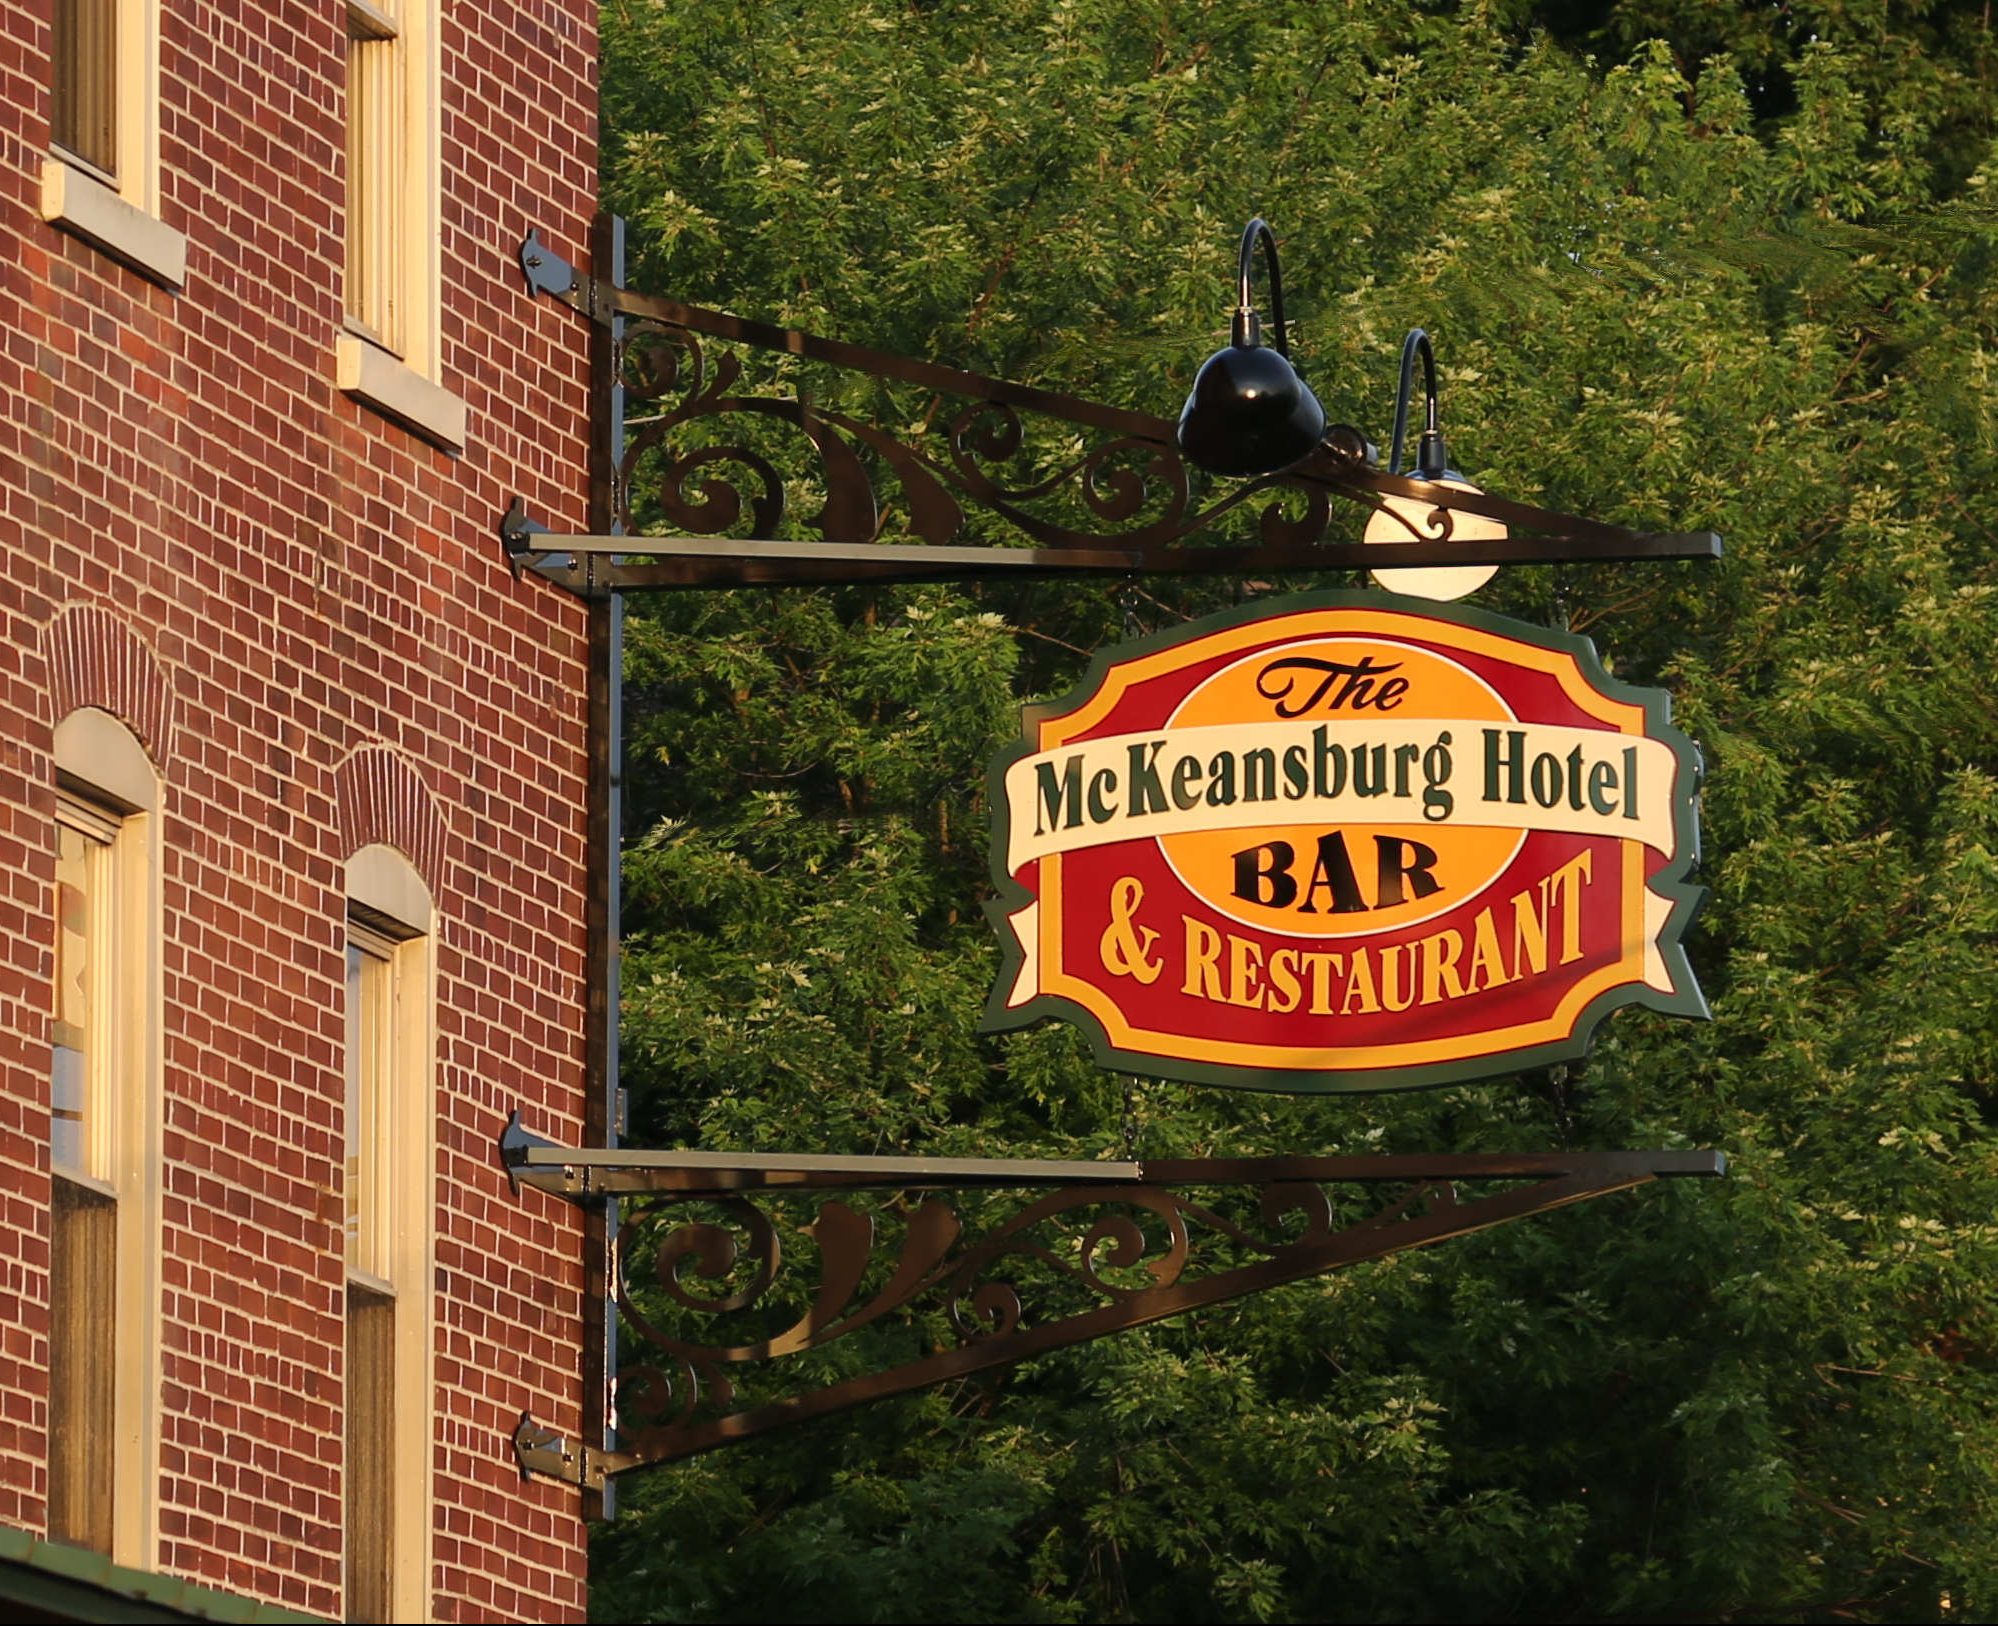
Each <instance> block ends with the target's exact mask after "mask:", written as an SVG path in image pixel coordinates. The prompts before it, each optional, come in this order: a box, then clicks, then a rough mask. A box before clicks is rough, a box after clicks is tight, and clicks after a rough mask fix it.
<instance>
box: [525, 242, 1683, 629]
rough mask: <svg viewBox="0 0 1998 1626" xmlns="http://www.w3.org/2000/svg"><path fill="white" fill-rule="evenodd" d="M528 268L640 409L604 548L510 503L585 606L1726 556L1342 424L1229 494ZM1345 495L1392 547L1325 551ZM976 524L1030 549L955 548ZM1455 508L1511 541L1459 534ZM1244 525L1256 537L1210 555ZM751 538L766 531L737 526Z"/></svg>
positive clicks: (564, 267) (1058, 402)
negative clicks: (795, 514) (1537, 503)
mask: <svg viewBox="0 0 1998 1626" xmlns="http://www.w3.org/2000/svg"><path fill="white" fill-rule="evenodd" d="M521 269H522V271H523V273H524V274H525V276H526V278H527V284H528V287H529V289H530V290H531V291H532V292H534V293H538V294H547V295H549V296H550V297H552V298H556V299H560V300H561V301H562V302H563V303H565V304H567V305H569V306H570V307H571V308H573V309H575V310H577V311H579V312H581V313H582V314H583V315H585V316H588V317H589V318H590V319H591V320H592V321H594V322H596V323H598V324H600V325H601V326H602V327H603V328H604V329H605V330H606V332H607V333H608V334H610V335H611V344H612V348H613V351H614V357H613V362H612V367H611V370H610V373H609V375H608V380H609V381H608V384H607V386H600V387H608V389H609V390H610V391H611V392H612V393H613V394H614V395H615V396H616V398H617V400H618V401H620V402H622V401H624V400H625V399H626V398H627V397H629V398H630V399H631V400H632V401H633V402H634V403H637V404H638V405H640V406H641V407H642V410H640V411H638V412H636V413H635V414H634V416H633V417H632V418H631V419H630V420H629V423H630V430H629V433H626V432H625V431H624V430H623V429H622V427H620V429H619V431H618V432H617V434H616V436H615V438H616V440H617V442H618V444H617V447H616V450H615V452H614V454H613V466H612V467H611V468H610V470H609V471H608V472H607V473H606V475H605V477H604V480H603V485H604V489H605V491H606V493H607V494H608V498H609V507H610V514H609V524H608V526H607V527H606V529H607V531H608V532H609V533H610V534H594V535H562V536H556V535H548V534H546V533H541V534H536V532H535V530H534V529H533V528H532V522H531V521H528V520H527V519H526V515H525V512H524V510H521V509H520V506H519V504H516V512H515V513H513V514H510V515H509V518H508V521H507V522H506V523H503V524H502V527H501V534H502V536H503V537H504V538H505V539H506V547H507V552H508V558H509V561H510V562H511V563H513V564H514V567H515V569H516V570H518V569H519V568H520V567H521V565H522V564H523V563H525V564H526V565H527V566H528V567H529V568H532V569H535V570H536V571H537V572H538V573H540V574H542V575H544V576H546V577H548V578H549V579H550V580H551V581H554V582H556V583H558V584H559V585H561V586H563V587H566V588H569V589H570V590H571V591H575V592H582V593H589V594H596V593H601V592H605V591H630V590H636V589H666V588H700V587H740V586H758V585H761V586H773V587H776V586H815V585H828V584H843V583H861V582H873V583H887V582H924V581H968V580H976V579H980V578H983V577H996V576H1077V575H1115V576H1129V575H1134V574H1142V575H1169V574H1183V575H1192V574H1239V573H1243V572H1249V571H1256V572H1267V571H1283V570H1310V571H1320V570H1327V569H1356V570H1379V569H1384V568H1404V567H1422V566H1431V565H1477V564H1502V565H1517V564H1562V563H1566V564H1584V563H1605V562H1611V561H1629V560H1648V559H1711V558H1716V557H1718V556H1719V554H1720V551H1721V543H1720V538H1719V537H1717V536H1715V535H1714V534H1713V533H1712V532H1708V531H1697V532H1690V533H1686V534H1667V533H1650V532H1639V531H1632V530H1629V529H1626V528H1624V527H1621V526H1616V525H1609V524H1605V523H1603V522H1602V521H1600V520H1591V519H1585V518H1582V517H1581V516H1578V515H1574V514H1561V513H1556V512H1554V511H1552V510H1549V509H1542V508H1535V507H1533V506H1531V505H1530V504H1527V503H1521V502H1515V501H1512V500H1511V499H1509V498H1505V497H1500V496H1495V495H1493V494H1491V493H1489V492H1479V491H1468V490H1461V489H1458V488H1457V487H1455V486H1445V485H1442V484H1440V483H1439V482H1435V481H1425V480H1420V479H1416V478H1413V477H1411V476H1408V475H1402V474H1391V473H1388V472H1385V471H1383V470H1381V469H1380V468H1378V467H1376V466H1375V465H1374V459H1373V454H1372V449H1371V447H1369V445H1368V443H1367V441H1366V438H1365V437H1364V436H1363V435H1362V434H1360V432H1359V431H1357V430H1354V429H1351V428H1350V427H1347V426H1344V425H1339V426H1335V427H1334V428H1333V429H1331V430H1330V431H1328V433H1327V437H1326V441H1325V444H1324V445H1323V446H1322V447H1321V448H1320V449H1319V451H1318V452H1317V453H1316V454H1314V455H1313V456H1312V457H1311V458H1310V459H1308V460H1307V461H1306V462H1305V463H1303V464H1301V465H1300V466H1298V467H1296V468H1293V469H1289V470H1286V471H1284V472H1282V473H1280V474H1276V475H1270V476H1265V477H1263V478H1260V479H1254V480H1243V481H1227V482H1221V483H1219V484H1216V483H1215V482H1212V481H1210V480H1208V479H1207V478H1206V477H1205V476H1203V475H1201V474H1200V473H1199V472H1198V471H1197V470H1194V469H1191V468H1190V467H1189V466H1188V465H1187V463H1186V462H1185V460H1184V459H1183V458H1182V457H1181V455H1180V452H1179V448H1178V443H1177V439H1176V436H1175V432H1174V425H1173V423H1172V421H1171V420H1170V419H1167V418H1162V417H1159V416H1156V415H1155V414H1152V413H1146V412H1136V411H1132V410H1130V409H1128V408H1123V407H1114V406H1109V405H1106V404H1104V403H1101V402H1096V401H1089V400H1085V399H1082V398H1081V397H1078V396H1073V395H1067V394H1063V393H1061V392H1059V391H1055V390H1050V389H1045V388H1042V387H1040V386H1038V385H1030V384H1018V383H1013V382H1010V381H1008V380H1005V379H999V378H990V377H987V376H985V375H983V374H980V373H973V372H967V371H965V370H964V369H962V368H957V367H947V366H944V365H941V364H940V363H936V362H931V361H924V360H920V359H917V358H914V357H909V356H899V355H895V354H892V353H890V352H887V351H881V350H872V349H869V348H867V347H866V346H864V345H857V344H848V343H846V342H844V341H842V340H838V339H827V338H822V337H820V336H819V335H817V334H813V333H806V332H803V331H801V330H798V329H795V328H783V327H777V326H774V325H772V324H770V323H767V322H757V321H751V320H748V319H746V318H743V317H738V316H732V315H730V314H728V313H727V312H725V311H715V310H707V309H704V308H703V307H701V306H698V305H686V304H682V303H680V302H679V301H677V300H671V299H662V298H659V297H657V296H654V295H648V294H640V293H634V292H632V291H631V290H629V289H626V288H622V287H617V286H613V285H612V284H610V283H606V282H604V281H603V280H601V279H600V278H593V277H589V276H585V275H583V274H581V273H579V272H578V271H577V270H576V269H575V267H573V266H572V265H570V264H569V263H568V262H567V261H566V260H564V259H563V258H562V257H561V256H560V255H558V254H556V253H555V252H554V251H553V250H552V249H550V248H549V247H548V245H547V244H545V243H543V242H542V241H541V240H540V238H539V237H538V236H537V235H536V234H533V233H530V234H529V236H528V239H527V241H526V242H525V243H524V244H523V245H522V247H521ZM619 324H622V327H621V328H620V326H619ZM756 354H761V355H764V356H768V357H771V358H781V360H778V361H777V362H776V363H775V364H774V365H772V366H771V367H769V368H766V369H763V372H764V373H767V374H768V376H767V377H765V376H762V375H761V374H758V375H752V374H751V372H749V371H748V370H747V369H746V368H745V357H746V356H747V357H748V358H749V359H753V358H754V356H755V355H756ZM801 364H810V365H812V366H816V367H819V368H830V369H834V370H836V371H839V372H845V373H858V374H860V375H862V376H864V377H866V378H869V379H873V380H877V381H879V382H880V383H882V384H885V385H887V386H888V387H890V388H891V389H892V388H894V387H897V386H901V387H904V391H905V398H906V399H907V402H908V411H909V412H910V413H911V414H912V415H913V420H914V421H919V422H920V424H921V426H922V427H920V428H917V429H913V430H911V429H908V428H906V427H903V426H901V425H899V424H897V423H895V422H892V421H890V420H893V419H894V417H895V413H894V412H893V411H885V412H884V411H883V410H881V409H880V408H878V407H877V408H872V409H869V410H868V411H866V412H862V411H859V410H857V409H856V410H847V409H845V408H844V407H843V406H841V405H833V404H821V403H818V402H816V401H815V400H814V399H813V398H812V396H811V395H810V393H809V392H808V390H807V388H806V387H805V385H804V384H803V383H801V382H798V381H797V380H798V379H799V378H800V377H801V376H802V375H801V374H800V372H799V368H800V365H801ZM952 403H955V404H952ZM612 416H613V418H614V419H615V420H616V421H617V422H618V423H619V424H620V425H622V424H623V423H624V422H625V420H623V418H622V417H621V415H620V414H617V413H614V414H613V415H612ZM1030 422H1031V423H1033V424H1039V425H1045V427H1044V428H1039V429H1033V430H1030V428H1029V424H1030ZM773 435H791V436H795V437H796V444H795V447H794V450H795V453H796V457H795V458H777V457H776V456H775V455H774V454H773V452H772V450H771V437H772V436H773ZM642 485H643V486H645V487H647V488H648V489H650V490H651V492H652V493H653V497H652V506H653V507H655V508H656V509H657V510H658V512H659V513H660V514H661V515H662V516H663V517H664V520H665V522H666V526H667V527H668V529H667V530H666V532H665V534H657V535H651V536H638V535H630V534H625V533H628V532H630V531H632V530H634V529H635V526H634V525H633V523H632V513H631V502H632V493H633V492H634V491H635V490H637V489H639V488H640V487H641V486H642ZM794 487H795V492H794V490H793V488H794ZM807 492H809V493H810V495H811V498H812V500H813V501H814V502H816V503H817V504H818V505H819V506H818V509H817V512H816V513H814V514H812V515H811V516H809V517H808V518H806V519H805V520H804V521H803V524H804V525H805V526H806V527H807V528H809V529H811V530H814V531H816V532H818V533H819V535H820V537H821V538H822V540H818V541H789V540H779V539H778V532H779V527H780V525H781V524H782V523H783V521H784V515H785V510H786V507H787V505H788V503H789V502H790V500H791V497H792V496H793V495H804V494H805V493H807ZM1335 500H1337V501H1339V502H1341V503H1345V504H1349V505H1351V507H1353V508H1355V509H1357V510H1359V511H1360V513H1361V515H1362V516H1363V517H1368V518H1371V516H1374V515H1383V514H1384V515H1387V516H1389V517H1390V519H1391V521H1392V527H1391V528H1392V529H1393V534H1394V536H1395V540H1394V542H1393V543H1392V544H1391V545H1383V544H1379V543H1376V544H1373V545H1362V544H1359V543H1352V542H1328V541H1325V540H1323V539H1324V538H1325V536H1326V535H1327V534H1328V530H1329V528H1330V526H1331V524H1332V508H1331V505H1332V503H1333V501H1335ZM1238 509H1239V510H1240V513H1239V514H1238V513H1237V512H1236V510H1238ZM972 510H976V511H978V512H980V513H983V514H985V515H989V516H992V517H994V518H996V519H997V520H998V521H999V522H1001V524H1002V525H1003V526H1005V527H1007V528H1009V529H1010V530H1012V531H1013V532H1015V533H1017V534H1018V535H1020V536H1021V538H1022V539H1023V540H1024V541H1026V542H1027V543H1028V545H1027V546H1025V547H1016V546H1009V545H1004V544H1000V545H973V544H969V543H967V542H965V541H963V540H961V538H962V537H963V535H964V533H965V531H966V529H967V526H968V523H969V521H968V511H972ZM1458 515H1474V516H1477V517H1478V518H1481V519H1484V520H1490V521H1498V522H1499V523H1501V524H1503V525H1504V526H1506V527H1507V528H1508V529H1509V530H1510V531H1511V532H1512V533H1513V534H1512V535H1510V536H1508V537H1505V538H1503V539H1500V540H1492V541H1468V540H1467V541H1461V542H1460V541H1454V540H1453V539H1452V534H1453V529H1454V524H1455V517H1456V516H1458ZM1252 516H1253V517H1254V519H1255V521H1256V526H1255V528H1256V530H1257V532H1258V533H1259V535H1258V538H1257V539H1256V540H1254V541H1245V542H1243V543H1241V544H1239V545H1234V546H1213V545H1206V543H1205V542H1204V541H1203V539H1210V540H1211V539H1213V538H1214V537H1216V536H1217V535H1218V534H1219V533H1220V532H1221V530H1222V529H1223V528H1224V522H1227V523H1229V524H1233V525H1236V526H1239V524H1240V522H1241V521H1242V520H1244V519H1248V518H1250V517H1252ZM593 523H602V521H596V522H593ZM744 529H747V530H749V531H751V532H752V533H753V535H752V536H750V537H748V538H744V537H741V536H739V535H729V534H725V533H729V532H739V531H741V530H744ZM1521 532H1528V533H1532V535H1530V536H1522V535H1520V534H1519V533H1521Z"/></svg>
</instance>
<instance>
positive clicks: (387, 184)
mask: <svg viewBox="0 0 1998 1626" xmlns="http://www.w3.org/2000/svg"><path fill="white" fill-rule="evenodd" d="M407 60H408V42H407V41H406V40H405V39H404V38H403V36H402V29H401V24H400V21H399V19H398V17H397V16H396V13H395V11H394V10H393V9H391V8H390V7H388V6H386V5H380V4H363V3H360V0H348V6H347V298H346V306H347V309H346V325H347V328H348V329H349V331H351V332H353V333H356V334H358V335H360V336H361V337H362V338H364V339H367V340H368V341H369V342H370V343H372V344H375V345H378V346H380V347H381V348H382V349H383V350H386V351H387V352H388V353H389V354H390V355H393V356H397V357H400V356H401V355H402V354H403V351H404V349H405V348H406V346H407V342H408V333H407V324H406V320H405V317H406V310H405V306H406V303H407V299H408V288H407V285H408V282H409V278H410V258H409V251H410V245H409V243H408V229H407V225H406V216H407V209H406V199H405V197H404V195H403V194H404V189H405V188H406V187H407V185H408V181H409V177H408V153H409V116H410V115H409V95H408V86H407V84H406V83H405V80H406V77H407V74H406V63H407Z"/></svg>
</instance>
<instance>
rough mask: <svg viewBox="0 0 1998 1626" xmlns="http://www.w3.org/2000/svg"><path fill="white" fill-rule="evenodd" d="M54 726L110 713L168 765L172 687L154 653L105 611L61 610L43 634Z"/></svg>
mask: <svg viewBox="0 0 1998 1626" xmlns="http://www.w3.org/2000/svg"><path fill="white" fill-rule="evenodd" d="M42 650H43V653H44V655H45V656H46V657H47V660H48V671H49V691H50V693H49V698H50V699H51V701H52V702H53V703H54V708H55V709H54V721H56V722H61V721H62V719H63V718H65V717H67V716H68V715H69V714H70V713H71V712H73V711H76V710H79V709H80V708H82V707H84V706H95V707H97V708H98V709H99V710H100V711H108V712H109V713H111V715H112V716H113V717H116V718H117V719H118V721H119V722H121V723H123V724H124V725H125V726H126V727H127V728H129V729H130V730H131V731H132V732H133V734H134V735H136V736H137V737H138V741H139V743H140V744H141V745H143V746H144V747H145V748H146V754H147V755H148V756H150V757H151V758H152V759H153V761H154V762H155V763H164V762H165V761H166V759H167V754H168V753H167V729H168V727H169V726H170V725H171V723H172V719H173V684H172V683H171V681H170V680H169V679H168V677H167V674H166V668H165V667H163V666H161V665H160V663H159V659H158V657H157V656H155V655H154V654H153V651H152V648H151V646H150V645H149V644H147V643H146V641H145V640H144V639H143V638H141V637H140V636H139V635H138V634H137V633H136V632H134V631H133V630H132V629H131V628H130V627H128V626H127V625H126V624H125V623H124V622H123V621H122V620H120V619H119V618H118V617H117V616H116V615H114V614H112V613H111V612H110V611H109V610H104V609H99V608H98V607H97V606H95V605H78V606H76V607H75V608H74V609H69V610H64V611H63V612H61V613H60V614H59V615H57V616H56V618H55V619H54V620H53V621H51V622H50V623H49V624H48V627H47V629H46V630H45V631H44V632H43V634H42Z"/></svg>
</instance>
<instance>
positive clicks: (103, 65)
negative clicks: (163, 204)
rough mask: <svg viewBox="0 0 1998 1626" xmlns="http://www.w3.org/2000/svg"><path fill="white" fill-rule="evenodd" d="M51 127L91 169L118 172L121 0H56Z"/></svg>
mask: <svg viewBox="0 0 1998 1626" xmlns="http://www.w3.org/2000/svg"><path fill="white" fill-rule="evenodd" d="M54 49H55V77H54V82H53V83H52V85H51V86H50V89H51V91H52V92H53V108H52V115H53V116H52V124H53V129H52V131H51V134H52V136H53V137H54V140H55V144H56V145H57V146H59V147H61V148H63V149H64V150H65V151H67V152H69V153H70V154H71V155H72V156H74V157H77V158H81V159H82V160H83V161H84V162H85V163H86V164H88V165H90V167H91V168H92V169H95V170H98V171H100V172H102V173H103V174H105V175H106V176H109V177H112V178H114V179H115V178H116V176H117V171H118V0H56V7H55V40H54Z"/></svg>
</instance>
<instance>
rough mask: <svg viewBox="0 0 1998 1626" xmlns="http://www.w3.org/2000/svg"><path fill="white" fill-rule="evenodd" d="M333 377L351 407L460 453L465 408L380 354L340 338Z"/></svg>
mask: <svg viewBox="0 0 1998 1626" xmlns="http://www.w3.org/2000/svg"><path fill="white" fill-rule="evenodd" d="M334 373H335V382H336V383H337V384H338V385H339V386H340V388H341V389H343V390H345V391H346V392H347V393H348V394H349V395H351V396H353V397H354V398H355V399H356V400H357V401H361V402H364V403H366V404H367V405H368V406H371V407H373V408H374V409H375V410H376V411H377V412H380V413H384V414H386V415H387V416H389V417H391V418H393V419H395V420H396V422H398V423H400V424H402V425H404V426H405V427H406V428H409V429H413V430H414V431H415V432H416V433H417V434H419V435H421V436H423V438H424V439H425V440H429V441H434V442H435V443H436V444H437V445H439V446H442V447H443V448H444V449H445V450H446V451H452V452H462V451H463V450H464V449H465V403H464V402H463V401H461V400H459V399H458V397H457V396H455V395H453V394H452V393H451V392H450V391H449V390H447V389H445V388H444V387H443V386H442V385H439V384H433V383H431V381H430V380H429V379H427V378H425V377H424V376H423V375H422V374H421V373H419V372H417V371H416V370H415V369H414V368H412V367H406V366H404V365H403V363H401V362H399V361H397V360H396V359H395V357H394V356H392V355H390V354H389V353H388V352H387V351H386V350H381V349H378V348H376V347H375V346H374V345H372V344H370V343H368V341H367V340H366V339H362V338H357V337H356V336H355V335H353V334H351V333H343V334H341V335H340V338H339V342H338V344H337V346H336V348H335V351H334Z"/></svg>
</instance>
